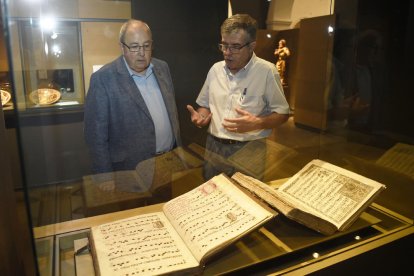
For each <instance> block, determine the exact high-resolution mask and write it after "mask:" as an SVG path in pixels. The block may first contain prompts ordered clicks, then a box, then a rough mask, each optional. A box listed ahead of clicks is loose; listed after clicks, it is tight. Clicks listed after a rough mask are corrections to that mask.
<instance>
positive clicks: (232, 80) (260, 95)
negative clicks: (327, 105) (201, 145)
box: [187, 14, 289, 179]
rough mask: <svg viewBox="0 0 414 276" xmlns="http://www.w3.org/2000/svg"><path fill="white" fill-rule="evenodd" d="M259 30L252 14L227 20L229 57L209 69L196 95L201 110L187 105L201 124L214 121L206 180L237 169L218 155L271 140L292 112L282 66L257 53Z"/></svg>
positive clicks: (224, 41)
mask: <svg viewBox="0 0 414 276" xmlns="http://www.w3.org/2000/svg"><path fill="white" fill-rule="evenodd" d="M256 31H257V22H256V20H255V19H253V18H252V17H250V16H249V15H247V14H236V15H233V16H232V17H230V18H227V19H226V20H225V21H224V22H223V24H222V26H221V43H220V44H219V49H220V50H221V51H222V52H223V56H224V60H223V61H220V62H217V63H215V64H214V65H213V66H212V67H211V69H210V71H209V72H208V75H207V78H206V81H205V83H204V85H203V87H202V89H201V92H200V94H199V96H198V98H197V100H196V102H197V104H198V105H199V107H198V108H197V110H195V109H194V108H193V107H192V106H191V105H188V106H187V109H188V110H189V112H190V114H191V121H192V122H193V123H194V124H195V125H196V126H197V127H203V126H207V125H209V126H208V133H209V135H208V136H207V141H206V154H205V159H206V161H207V162H206V166H205V170H204V176H205V178H206V179H209V178H211V177H212V176H214V175H216V174H219V173H221V172H224V173H226V174H228V175H231V174H232V173H233V172H234V168H232V167H231V166H228V165H225V164H219V163H218V162H213V161H212V160H214V159H216V158H213V157H214V156H217V155H219V156H222V157H224V158H228V157H229V156H231V155H232V154H234V153H235V152H237V151H238V150H240V149H241V148H243V147H244V146H245V145H246V143H248V142H249V141H254V140H258V139H265V138H266V137H268V136H269V135H270V134H271V132H272V129H273V128H276V127H278V126H279V125H281V124H283V123H284V122H286V120H287V119H288V117H289V104H288V103H287V101H286V98H285V95H284V93H283V88H282V84H281V81H280V78H279V74H278V72H277V69H276V67H275V66H274V64H272V63H271V62H268V61H266V60H263V59H261V58H259V57H257V56H256V55H255V53H254V48H255V46H256ZM262 144H263V145H265V144H266V143H262ZM264 150H265V149H264ZM263 162H264V161H263ZM263 164H264V163H263Z"/></svg>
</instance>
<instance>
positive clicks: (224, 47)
mask: <svg viewBox="0 0 414 276" xmlns="http://www.w3.org/2000/svg"><path fill="white" fill-rule="evenodd" d="M250 43H251V42H247V43H246V44H244V45H227V44H219V45H218V48H219V50H220V51H222V52H224V51H226V50H229V51H230V53H233V54H237V53H239V52H240V50H241V49H243V48H244V47H246V46H247V45H249V44H250Z"/></svg>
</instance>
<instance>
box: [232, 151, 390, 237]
mask: <svg viewBox="0 0 414 276" xmlns="http://www.w3.org/2000/svg"><path fill="white" fill-rule="evenodd" d="M232 178H234V179H235V180H236V181H237V182H239V183H240V184H241V185H242V186H245V188H247V189H249V190H251V191H252V192H254V193H255V194H256V195H257V196H258V197H260V198H262V199H263V200H265V201H266V202H267V203H268V204H269V205H271V206H273V207H274V208H275V209H276V210H278V211H279V212H280V213H282V214H284V215H285V216H287V217H288V218H290V219H293V220H295V221H297V222H299V223H302V224H304V225H306V226H308V227H309V228H312V229H314V230H316V231H318V232H321V233H323V234H325V235H330V234H333V233H334V232H336V231H343V230H345V229H347V228H348V227H349V226H350V225H351V224H352V223H353V222H354V221H355V220H356V219H357V218H358V217H359V215H360V214H361V213H362V212H363V211H364V210H365V209H366V208H367V207H368V206H369V204H371V203H372V201H373V200H374V199H375V197H376V196H377V195H378V194H379V193H380V192H381V191H382V190H383V189H385V185H383V184H381V183H379V182H376V181H374V180H372V179H369V178H366V177H364V176H362V175H359V174H356V173H354V172H351V171H349V170H346V169H343V168H340V167H338V166H335V165H333V164H330V163H328V162H325V161H322V160H318V159H315V160H312V161H311V162H309V163H308V164H307V165H306V166H305V167H303V168H302V169H301V170H300V171H299V172H297V173H296V174H295V175H294V176H293V177H291V178H290V179H289V180H287V181H286V182H285V183H284V184H282V185H281V186H280V187H279V188H277V189H273V188H271V187H269V186H268V185H266V184H264V183H261V182H260V181H258V180H257V179H254V178H252V177H248V176H246V175H243V174H240V173H236V174H234V175H233V177H232Z"/></svg>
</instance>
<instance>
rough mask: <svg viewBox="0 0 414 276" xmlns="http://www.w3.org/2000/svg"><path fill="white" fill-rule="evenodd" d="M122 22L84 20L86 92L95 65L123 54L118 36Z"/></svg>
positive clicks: (82, 27) (83, 40)
mask: <svg viewBox="0 0 414 276" xmlns="http://www.w3.org/2000/svg"><path fill="white" fill-rule="evenodd" d="M122 24H123V23H122V22H82V24H81V29H82V48H83V66H84V68H83V70H84V77H85V93H87V91H88V88H89V80H90V77H91V75H92V72H93V66H100V65H104V64H106V63H108V62H110V61H112V60H114V59H115V58H117V57H118V56H119V55H120V54H121V49H120V47H119V44H118V37H119V29H120V28H121V25H122Z"/></svg>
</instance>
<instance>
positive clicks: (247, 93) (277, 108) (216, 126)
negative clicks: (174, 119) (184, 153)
mask: <svg viewBox="0 0 414 276" xmlns="http://www.w3.org/2000/svg"><path fill="white" fill-rule="evenodd" d="M196 102H197V104H198V105H200V106H202V107H206V108H209V109H210V111H211V112H212V113H213V116H212V118H211V122H210V125H209V128H208V132H209V133H210V134H211V135H213V136H216V137H219V138H224V139H233V140H239V141H251V140H256V139H260V138H264V137H267V136H269V135H270V133H271V132H272V130H271V129H262V130H256V131H250V132H246V133H234V132H230V131H227V130H226V129H225V128H224V127H223V125H222V122H223V119H224V118H234V117H237V116H239V115H238V114H237V112H236V111H235V108H236V107H240V108H241V109H243V110H245V111H247V112H250V113H252V114H253V115H256V116H262V115H269V114H270V113H272V112H277V113H279V114H289V104H288V103H287V101H286V98H285V95H284V92H283V87H282V83H281V82H280V78H279V74H278V72H277V69H276V66H275V65H274V64H273V63H270V62H268V61H266V60H264V59H261V58H259V57H257V56H256V55H255V54H254V53H253V56H252V58H251V59H250V61H249V63H248V64H247V65H246V66H245V67H244V68H242V69H241V70H240V71H239V72H237V73H236V74H232V73H231V72H230V70H229V69H228V68H227V67H226V64H225V61H224V60H223V61H220V62H217V63H215V64H214V65H213V66H212V67H211V69H210V71H209V72H208V74H207V78H206V80H205V82H204V85H203V87H202V89H201V92H200V94H199V95H198V98H197V100H196Z"/></svg>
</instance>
